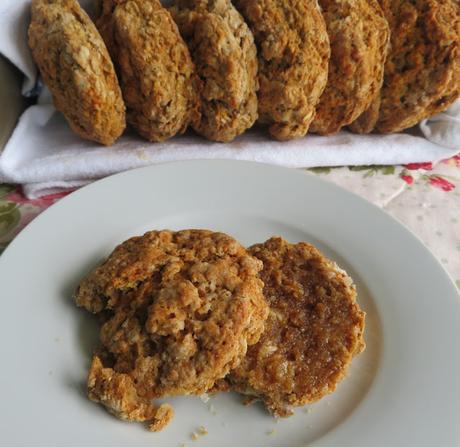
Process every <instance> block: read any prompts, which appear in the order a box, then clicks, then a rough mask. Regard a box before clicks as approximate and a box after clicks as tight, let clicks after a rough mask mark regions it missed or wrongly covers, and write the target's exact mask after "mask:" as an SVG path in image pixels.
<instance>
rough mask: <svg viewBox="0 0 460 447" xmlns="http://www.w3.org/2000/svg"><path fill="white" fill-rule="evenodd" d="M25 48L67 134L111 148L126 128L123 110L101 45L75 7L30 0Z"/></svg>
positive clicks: (68, 2)
mask: <svg viewBox="0 0 460 447" xmlns="http://www.w3.org/2000/svg"><path fill="white" fill-rule="evenodd" d="M29 46H30V49H31V50H32V56H33V58H34V60H35V62H36V64H37V65H38V68H39V70H40V73H41V75H42V78H43V81H44V83H45V84H46V85H47V86H48V88H49V89H50V91H51V94H52V96H53V102H54V105H55V107H56V109H58V110H59V111H60V112H62V114H63V115H64V116H65V118H66V120H67V121H68V123H69V125H70V127H71V128H72V130H73V131H74V132H76V133H77V134H78V135H80V136H81V137H82V138H85V139H87V140H92V141H97V142H98V143H102V144H105V145H110V144H112V143H113V142H114V141H115V140H116V139H117V138H118V137H119V136H120V135H121V134H122V133H123V130H124V129H125V125H126V124H125V105H124V103H123V99H122V96H121V91H120V86H119V84H118V80H117V76H116V74H115V70H114V67H113V64H112V61H111V60H110V57H109V53H108V52H107V48H106V46H105V44H104V41H103V40H102V38H101V36H100V35H99V33H98V31H97V29H96V27H95V26H94V24H93V23H92V22H91V20H90V18H89V17H88V15H87V14H86V13H85V11H83V9H82V8H81V7H80V5H79V3H78V2H77V1H76V0H54V1H52V0H33V1H32V19H31V23H30V26H29Z"/></svg>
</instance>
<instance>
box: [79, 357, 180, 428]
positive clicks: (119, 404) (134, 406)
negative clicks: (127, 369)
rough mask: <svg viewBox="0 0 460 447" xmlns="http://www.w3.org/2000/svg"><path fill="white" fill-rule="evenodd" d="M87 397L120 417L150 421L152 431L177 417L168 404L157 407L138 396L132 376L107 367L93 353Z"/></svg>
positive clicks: (130, 420) (127, 419)
mask: <svg viewBox="0 0 460 447" xmlns="http://www.w3.org/2000/svg"><path fill="white" fill-rule="evenodd" d="M87 385H88V397H89V398H90V399H91V400H92V401H94V402H99V403H101V404H102V405H104V406H105V407H106V408H107V410H108V411H109V412H110V413H112V414H113V415H114V416H116V417H117V418H119V419H122V420H124V421H129V422H134V421H136V422H148V423H149V429H150V430H151V431H160V430H162V429H163V428H164V427H166V425H168V424H169V422H170V421H171V420H172V418H173V417H174V410H173V408H172V407H171V406H170V405H168V404H163V405H160V407H158V408H157V407H155V406H154V405H153V404H152V403H151V402H150V401H149V400H148V399H144V398H141V397H139V395H138V394H137V391H136V387H135V384H134V382H133V380H132V378H131V377H130V376H128V375H127V374H123V373H117V372H115V371H114V370H113V369H112V368H104V366H103V365H102V362H101V359H100V358H99V357H98V356H94V357H93V361H92V363H91V368H90V371H89V374H88V383H87Z"/></svg>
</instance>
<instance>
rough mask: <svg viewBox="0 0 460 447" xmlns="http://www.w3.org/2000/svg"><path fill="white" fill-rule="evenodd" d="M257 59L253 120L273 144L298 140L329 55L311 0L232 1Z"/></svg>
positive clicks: (319, 91)
mask: <svg viewBox="0 0 460 447" xmlns="http://www.w3.org/2000/svg"><path fill="white" fill-rule="evenodd" d="M234 4H235V6H236V7H237V9H238V10H239V11H240V12H241V14H242V15H243V17H244V18H245V19H246V22H247V23H248V25H249V28H250V29H251V31H252V32H253V34H254V39H255V42H256V45H257V48H258V59H259V84H260V87H259V92H258V100H259V109H258V110H259V121H260V122H261V123H265V124H268V125H269V132H270V135H271V136H272V137H273V138H276V139H278V140H289V139H291V138H298V137H302V136H304V135H305V134H306V133H307V131H308V128H309V126H310V123H311V121H312V120H313V118H314V115H315V108H316V106H317V104H318V101H319V98H320V96H321V94H322V92H323V90H324V88H325V86H326V82H327V70H328V61H329V56H330V46H329V38H328V36H327V31H326V25H325V23H324V19H323V16H322V15H321V12H320V10H319V7H318V4H317V2H316V0H236V1H235V2H234Z"/></svg>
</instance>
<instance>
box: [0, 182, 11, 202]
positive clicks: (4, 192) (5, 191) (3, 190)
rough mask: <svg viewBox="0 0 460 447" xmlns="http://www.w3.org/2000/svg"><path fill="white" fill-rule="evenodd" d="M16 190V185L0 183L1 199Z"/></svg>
mask: <svg viewBox="0 0 460 447" xmlns="http://www.w3.org/2000/svg"><path fill="white" fill-rule="evenodd" d="M13 190H14V186H11V185H0V199H3V197H5V196H6V195H7V194H9V193H10V192H11V191H13Z"/></svg>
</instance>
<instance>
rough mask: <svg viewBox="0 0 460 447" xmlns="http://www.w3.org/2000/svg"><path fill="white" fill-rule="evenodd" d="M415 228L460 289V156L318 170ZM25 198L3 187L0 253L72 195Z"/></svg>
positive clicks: (14, 188)
mask: <svg viewBox="0 0 460 447" xmlns="http://www.w3.org/2000/svg"><path fill="white" fill-rule="evenodd" d="M310 171H312V172H314V173H316V174H317V175H319V176H321V177H323V178H325V179H327V180H329V181H332V182H334V183H337V184H338V185H340V186H342V187H344V188H346V189H349V190H350V191H353V192H355V193H357V194H359V195H360V196H362V197H364V198H366V199H367V200H369V201H371V202H373V203H374V204H376V205H377V206H379V207H381V208H383V209H384V210H385V211H387V212H388V213H389V214H390V215H392V216H393V217H395V218H396V219H397V220H399V221H400V222H402V223H403V224H405V225H406V226H407V227H408V228H410V229H411V230H412V231H413V232H414V233H415V234H416V235H417V236H418V237H419V238H420V239H421V240H422V241H423V242H424V243H425V245H426V246H427V247H428V248H429V249H430V250H431V251H432V252H433V253H434V255H435V256H436V257H437V258H438V259H439V261H440V262H441V263H442V264H443V265H444V267H445V268H446V269H447V271H448V272H449V273H450V275H451V276H452V278H453V279H454V281H455V283H456V285H457V287H458V288H459V289H460V155H457V156H455V157H453V158H450V159H448V160H443V161H441V162H439V163H436V164H435V165H433V164H432V163H413V164H409V165H404V166H353V167H339V168H313V169H310ZM67 194H68V193H63V194H53V195H49V196H46V197H43V198H40V199H36V200H28V199H26V198H25V197H24V196H23V194H22V192H21V188H20V187H18V186H11V185H0V252H1V251H3V250H4V249H5V248H6V246H7V245H8V243H9V242H10V241H11V240H12V239H13V238H14V237H15V236H16V235H17V234H18V233H19V232H20V231H21V230H22V229H23V228H24V227H25V226H26V225H27V224H28V223H29V222H30V221H31V220H33V219H34V218H35V217H36V216H37V215H38V214H40V213H41V212H42V211H44V210H45V209H46V208H48V207H49V206H51V205H52V204H53V203H55V202H56V201H58V200H59V199H61V198H62V197H64V196H65V195H67Z"/></svg>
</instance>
